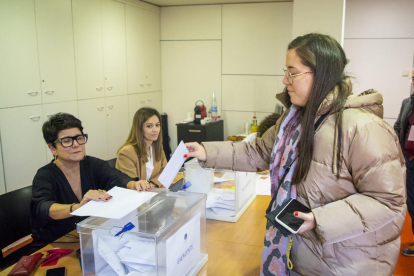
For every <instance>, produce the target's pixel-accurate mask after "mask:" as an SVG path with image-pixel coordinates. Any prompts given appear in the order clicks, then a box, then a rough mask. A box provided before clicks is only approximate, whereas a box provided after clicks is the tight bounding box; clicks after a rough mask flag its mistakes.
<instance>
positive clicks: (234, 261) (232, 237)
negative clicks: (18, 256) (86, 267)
mask: <svg viewBox="0 0 414 276" xmlns="http://www.w3.org/2000/svg"><path fill="white" fill-rule="evenodd" d="M178 179H179V178H178ZM269 202H270V197H269V196H257V197H256V199H255V200H254V201H253V203H252V204H251V205H250V206H249V208H248V209H247V210H246V212H245V213H244V214H243V215H242V216H241V217H240V219H239V220H238V221H237V222H236V223H233V222H225V221H218V220H210V219H207V254H208V262H207V263H206V264H205V265H204V267H203V268H202V269H201V270H200V272H199V273H198V275H199V276H205V275H214V276H220V275H232V276H236V275H259V274H260V263H261V258H262V247H263V241H264V236H265V232H266V218H265V217H264V216H265V212H266V208H267V206H268V205H269ZM71 233H72V234H76V235H77V233H76V230H74V231H72V232H71ZM70 240H71V239H70V238H67V237H63V238H61V239H59V240H58V241H70ZM72 240H73V239H72ZM55 247H60V248H65V249H73V250H74V251H73V252H72V253H71V254H69V255H67V256H64V257H62V258H60V259H59V261H58V263H57V265H56V266H48V267H40V262H39V264H38V265H37V268H36V269H37V270H36V269H35V272H34V273H32V274H31V275H36V276H44V275H46V270H48V269H50V268H56V267H62V266H65V267H66V268H67V276H79V275H82V273H81V269H80V265H79V260H78V258H77V257H76V252H75V251H76V250H77V249H79V243H60V244H59V243H51V244H49V245H47V246H45V247H44V248H42V249H41V250H39V251H38V252H42V251H44V250H49V249H52V248H55ZM12 267H13V266H12ZM12 267H9V268H8V269H6V270H4V271H2V272H0V276H6V275H7V273H9V271H10V270H11V269H12Z"/></svg>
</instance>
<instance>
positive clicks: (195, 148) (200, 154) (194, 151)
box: [184, 143, 206, 161]
mask: <svg viewBox="0 0 414 276" xmlns="http://www.w3.org/2000/svg"><path fill="white" fill-rule="evenodd" d="M185 146H186V147H187V149H188V151H189V152H188V153H186V154H185V155H184V157H185V158H190V157H195V158H197V159H198V160H200V161H206V150H205V149H204V147H203V146H201V145H200V144H199V143H185Z"/></svg>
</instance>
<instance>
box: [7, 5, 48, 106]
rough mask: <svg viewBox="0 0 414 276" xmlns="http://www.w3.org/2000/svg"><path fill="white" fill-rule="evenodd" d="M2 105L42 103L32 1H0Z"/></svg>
mask: <svg viewBox="0 0 414 276" xmlns="http://www.w3.org/2000/svg"><path fill="white" fill-rule="evenodd" d="M0 41H1V42H0V60H1V62H0V76H1V77H0V91H1V95H0V108H3V107H12V106H22V105H31V104H40V103H41V102H42V98H41V93H40V77H39V59H38V51H37V38H36V20H35V13H34V4H33V0H19V1H0Z"/></svg>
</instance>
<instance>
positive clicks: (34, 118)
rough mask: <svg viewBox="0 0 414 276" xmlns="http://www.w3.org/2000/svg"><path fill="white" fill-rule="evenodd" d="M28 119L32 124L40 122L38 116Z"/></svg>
mask: <svg viewBox="0 0 414 276" xmlns="http://www.w3.org/2000/svg"><path fill="white" fill-rule="evenodd" d="M30 119H31V120H32V121H33V122H37V121H39V120H40V116H33V117H30Z"/></svg>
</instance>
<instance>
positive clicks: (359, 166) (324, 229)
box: [201, 90, 406, 276]
mask: <svg viewBox="0 0 414 276" xmlns="http://www.w3.org/2000/svg"><path fill="white" fill-rule="evenodd" d="M332 93H334V92H331V93H330V94H329V95H328V96H327V98H326V99H325V100H324V101H323V103H322V104H321V106H320V108H319V110H318V113H317V118H316V119H318V117H319V116H320V115H321V114H325V113H326V112H328V111H329V110H331V103H332V95H333V94H332ZM279 95H280V94H279ZM278 98H279V97H278ZM345 108H346V109H345V110H344V112H343V136H342V137H343V142H342V144H343V151H342V158H343V159H342V160H343V162H342V169H341V171H340V178H339V179H337V178H336V174H335V172H334V169H333V167H334V166H333V165H334V164H333V156H334V155H333V152H334V125H335V122H334V116H327V118H326V119H325V121H324V122H323V123H322V124H321V126H320V127H319V128H318V130H317V131H316V133H315V140H314V149H315V150H314V154H313V160H312V163H311V166H310V170H309V173H308V176H307V178H306V180H305V181H303V182H302V183H300V184H299V185H297V194H298V200H299V201H301V202H302V203H303V204H305V205H306V206H308V207H309V208H311V209H312V212H313V214H314V215H315V220H316V228H315V229H314V230H311V231H308V232H306V233H304V234H302V235H293V236H294V238H293V245H292V252H291V260H292V262H293V271H292V273H291V275H318V276H327V275H361V276H362V275H363V276H367V275H392V273H393V272H394V269H395V266H396V263H397V260H398V256H399V251H400V238H399V237H400V234H401V231H402V227H403V224H404V219H405V213H406V205H405V199H406V192H405V162H404V157H403V155H402V153H401V150H400V146H399V142H398V137H397V135H396V134H395V132H394V130H393V128H392V127H391V126H390V125H388V124H387V123H386V122H385V121H383V120H382V119H381V118H382V115H383V107H382V95H381V94H380V93H378V92H376V91H373V90H369V91H366V92H364V93H362V94H360V95H357V96H356V95H351V96H349V97H348V100H347V102H346V105H345ZM282 120H283V116H282V119H281V120H279V121H278V122H277V123H276V126H274V127H272V128H271V129H269V130H268V131H267V132H266V133H265V134H264V135H263V137H262V139H260V138H258V139H256V140H255V141H254V142H253V143H251V144H250V143H238V144H232V143H231V142H223V143H203V145H204V147H205V149H206V152H207V161H206V162H204V163H203V162H201V163H203V164H202V165H203V166H204V167H215V168H222V169H231V170H239V171H261V170H265V169H268V168H269V162H270V156H271V153H272V148H273V144H274V141H275V138H276V136H277V133H278V131H279V126H280V123H281V121H282ZM264 215H265V210H263V216H264Z"/></svg>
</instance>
